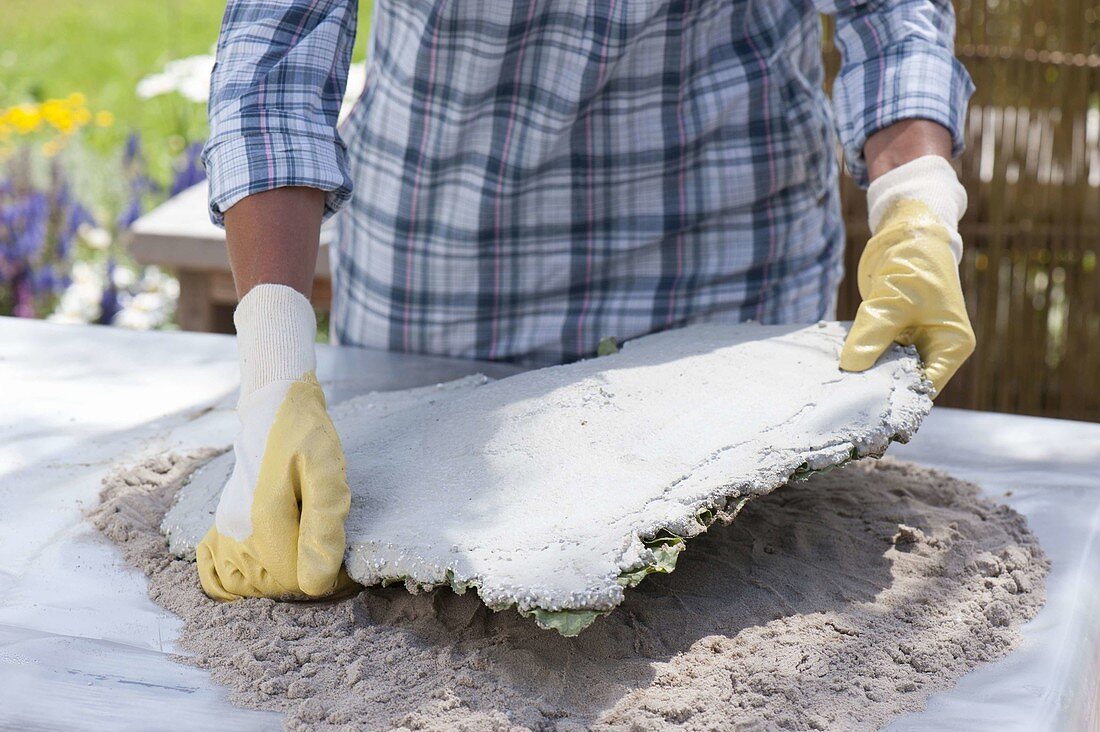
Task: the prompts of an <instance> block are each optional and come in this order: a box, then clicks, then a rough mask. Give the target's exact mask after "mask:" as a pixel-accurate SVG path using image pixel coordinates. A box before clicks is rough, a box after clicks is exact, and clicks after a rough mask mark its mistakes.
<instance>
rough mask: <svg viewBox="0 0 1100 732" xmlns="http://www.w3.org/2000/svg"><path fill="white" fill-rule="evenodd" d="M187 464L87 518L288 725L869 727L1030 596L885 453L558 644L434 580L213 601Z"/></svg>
mask: <svg viewBox="0 0 1100 732" xmlns="http://www.w3.org/2000/svg"><path fill="white" fill-rule="evenodd" d="M208 457H209V455H204V456H198V457H192V458H178V457H166V458H162V459H159V460H156V461H153V462H151V463H147V464H145V465H142V466H139V467H137V468H134V469H131V470H127V471H123V472H120V473H118V474H117V475H115V476H113V477H111V478H109V479H108V480H107V481H106V482H105V489H104V494H103V504H102V505H101V507H100V508H99V509H97V511H96V512H95V513H94V515H93V517H92V519H93V521H94V522H95V523H96V525H97V526H98V527H99V528H100V529H101V530H102V531H103V533H104V534H106V535H107V536H108V537H109V538H111V539H112V540H114V541H115V542H117V543H118V544H119V545H120V546H121V547H122V550H123V552H124V554H125V556H126V558H127V559H128V560H129V561H130V562H132V563H134V564H135V565H136V566H138V567H139V568H140V569H142V570H143V571H144V572H145V573H146V574H147V575H149V578H150V588H149V594H150V597H152V599H153V600H154V601H156V602H157V603H158V604H160V605H162V606H163V607H165V608H167V609H169V610H171V611H173V612H175V613H178V614H179V615H180V616H182V617H183V619H184V620H185V627H184V630H183V634H182V636H181V638H180V644H181V646H182V647H183V648H184V649H186V650H187V651H188V652H190V653H191V654H193V655H191V656H189V657H187V658H182V659H180V660H182V661H185V662H188V663H193V664H195V665H198V666H201V667H203V668H207V669H209V670H210V671H211V673H212V674H213V676H214V678H215V679H216V680H217V681H219V682H220V683H223V684H225V685H227V686H228V687H229V688H230V690H231V699H232V700H233V701H234V702H236V703H238V704H242V705H245V706H251V707H257V708H264V709H277V710H282V711H284V712H286V714H287V717H286V720H287V721H286V724H287V727H288V728H290V729H306V728H308V729H340V730H344V729H347V730H355V729H389V728H394V727H404V728H408V729H477V730H482V729H502V730H503V729H515V728H529V729H539V730H551V729H557V730H569V729H582V728H597V729H623V730H627V729H660V728H672V727H675V728H680V729H690V730H721V729H737V730H749V729H751V730H771V729H791V730H809V729H844V730H857V729H877V728H879V727H881V726H882V725H883V724H885V723H886V722H887V721H888V720H890V719H891V718H893V717H895V716H897V715H899V714H901V713H904V712H908V711H913V710H916V709H919V708H921V706H922V705H923V703H924V700H925V699H926V698H927V697H928V695H929V694H931V693H933V692H935V691H937V690H941V689H945V688H948V687H950V686H951V685H953V683H954V682H955V681H956V680H957V679H958V678H959V677H960V676H961V675H962V674H964V673H966V672H967V671H968V670H970V669H972V668H974V667H975V666H977V665H979V664H981V663H983V662H986V661H989V660H992V659H994V658H998V657H1000V656H1003V655H1005V653H1007V652H1008V651H1009V650H1010V649H1011V648H1012V647H1013V646H1014V645H1015V644H1016V643H1017V642H1018V640H1019V632H1018V627H1019V625H1020V623H1022V622H1024V621H1026V620H1028V619H1030V618H1031V617H1032V616H1033V615H1034V614H1035V613H1036V612H1037V611H1038V609H1039V607H1041V605H1042V603H1043V597H1044V595H1043V579H1044V577H1045V574H1046V569H1047V566H1048V562H1047V560H1046V559H1045V557H1044V556H1043V553H1042V551H1041V549H1040V548H1039V546H1038V544H1037V542H1036V540H1035V538H1034V536H1032V535H1031V533H1030V532H1029V531H1028V530H1027V527H1026V523H1025V521H1024V519H1023V518H1022V517H1021V516H1020V515H1018V514H1017V513H1015V512H1014V511H1012V510H1011V509H1009V508H1007V507H1005V506H998V505H995V504H993V503H990V502H989V501H987V500H985V499H983V498H981V497H980V496H979V493H978V489H977V488H976V487H975V486H973V485H971V484H968V483H964V482H961V481H958V480H956V479H953V478H951V477H950V476H947V475H945V474H943V473H939V472H935V471H930V470H926V469H922V468H918V467H916V466H913V465H911V464H907V463H902V462H899V461H894V460H890V459H886V460H882V461H879V462H871V463H856V464H852V465H849V466H847V467H844V468H841V469H837V470H834V471H832V472H829V473H825V474H820V475H815V476H813V477H811V478H810V479H809V480H807V481H805V482H801V483H794V484H791V485H789V486H786V487H783V488H781V489H779V490H778V491H776V492H774V493H772V494H770V495H768V496H764V497H762V498H759V499H757V500H756V501H753V502H750V503H749V504H748V505H747V506H746V507H745V509H744V510H743V511H742V513H741V514H740V515H739V516H738V518H737V520H736V521H735V522H734V523H733V524H732V525H731V526H728V527H723V526H715V527H713V528H711V530H710V531H709V532H708V533H707V534H706V535H705V536H701V537H699V538H697V539H695V540H693V541H692V542H691V543H690V544H689V546H688V549H687V550H686V551H685V552H684V553H683V554H682V555H681V557H680V560H679V564H678V567H677V569H676V571H675V572H674V573H672V574H671V575H655V576H651V577H649V578H648V579H646V580H645V581H644V582H643V583H642V584H641V585H640V586H639V587H638V588H636V589H634V590H631V591H629V592H628V593H627V597H626V600H625V602H623V604H622V605H621V606H620V607H619V608H617V609H616V610H615V611H614V612H613V613H611V615H609V616H607V617H605V618H601V619H599V620H597V621H596V623H595V624H593V625H592V627H590V628H589V629H588V630H586V631H585V632H584V633H583V634H581V635H580V636H579V637H577V638H563V637H561V636H559V635H557V634H553V633H547V632H546V631H543V630H540V629H538V628H537V627H536V626H535V623H534V621H533V620H531V619H525V618H522V617H520V616H519V615H518V614H517V613H516V612H515V611H514V610H508V611H504V612H499V613H494V612H491V611H489V610H487V609H486V608H485V606H484V605H483V604H482V603H481V602H480V601H479V600H478V599H477V597H476V596H475V595H474V594H473V593H471V592H468V593H466V594H465V595H456V594H455V593H453V592H452V591H450V590H436V591H434V592H431V593H427V594H422V595H410V594H408V593H407V592H406V591H405V590H404V589H402V588H389V589H368V590H364V591H363V592H361V593H359V594H358V595H356V596H352V597H347V598H344V599H341V600H336V601H330V602H322V603H299V604H282V603H275V602H272V601H269V600H243V601H239V602H235V603H232V604H217V603H214V602H213V601H211V600H209V599H207V598H206V597H205V596H204V595H203V594H202V591H201V590H200V588H199V585H198V580H197V576H196V574H195V571H194V565H193V564H190V563H188V562H185V561H182V560H178V559H175V558H174V557H173V556H171V555H170V554H169V553H168V551H167V548H166V547H165V541H164V538H163V536H162V535H161V534H160V532H159V530H158V525H159V523H160V520H161V518H162V516H163V514H164V512H165V510H166V509H167V508H168V506H169V504H170V503H171V501H172V498H173V496H174V494H175V492H176V491H177V490H178V488H179V485H180V482H181V481H182V479H183V478H184V477H185V476H186V474H187V473H188V472H189V471H190V470H192V469H193V468H194V467H195V466H196V465H197V464H198V463H199V462H201V461H202V460H203V459H206V458H208Z"/></svg>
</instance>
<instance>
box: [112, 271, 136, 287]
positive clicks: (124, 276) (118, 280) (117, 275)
mask: <svg viewBox="0 0 1100 732" xmlns="http://www.w3.org/2000/svg"><path fill="white" fill-rule="evenodd" d="M111 282H112V283H114V286H115V287H117V288H118V289H120V290H129V289H130V288H131V287H133V286H134V283H135V282H137V274H135V273H134V270H132V269H130V268H129V267H125V266H123V265H116V266H115V268H114V271H113V272H111Z"/></svg>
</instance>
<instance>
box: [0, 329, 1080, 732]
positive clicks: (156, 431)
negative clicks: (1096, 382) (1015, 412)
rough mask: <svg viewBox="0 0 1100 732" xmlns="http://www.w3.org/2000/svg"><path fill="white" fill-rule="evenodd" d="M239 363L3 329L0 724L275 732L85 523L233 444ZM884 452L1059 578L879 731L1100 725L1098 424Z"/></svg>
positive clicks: (372, 373)
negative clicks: (1018, 619)
mask: <svg viewBox="0 0 1100 732" xmlns="http://www.w3.org/2000/svg"><path fill="white" fill-rule="evenodd" d="M235 359H236V355H235V352H234V348H233V342H232V340H231V339H229V338H226V337H222V336H205V335H195V334H145V333H141V334H138V333H130V332H125V331H119V330H114V329H104V328H97V327H85V326H56V325H49V324H44V323H38V322H25V321H17V320H12V319H7V318H0V689H2V690H3V691H2V692H0V702H2V703H0V728H5V729H7V728H13V729H78V730H118V729H147V728H148V727H149V726H150V724H152V725H153V726H156V727H157V728H158V729H166V730H191V729H202V728H207V727H212V726H215V725H216V726H217V727H218V729H219V730H223V731H225V732H231V731H233V730H260V729H279V727H280V718H279V715H276V714H270V713H261V712H254V711H249V710H243V709H236V708H234V707H232V706H231V705H230V704H229V703H228V702H227V701H226V698H225V696H226V695H225V693H224V691H223V690H222V689H220V688H218V687H217V686H216V685H214V684H213V683H212V682H211V681H210V680H209V678H208V677H207V675H206V674H205V673H204V672H202V671H200V670H198V669H194V668H189V667H186V666H181V665H179V664H176V663H174V662H172V661H170V660H169V657H168V656H169V654H170V653H172V652H174V651H175V650H176V649H175V648H174V647H173V639H174V638H175V634H176V632H177V630H178V627H179V623H178V620H177V619H176V618H174V617H173V616H172V615H171V614H169V613H167V612H166V611H164V610H162V609H160V608H158V607H156V606H155V605H153V603H152V602H151V601H149V600H148V598H147V597H146V594H145V582H144V579H143V578H142V577H141V576H140V575H139V574H137V573H136V572H133V571H131V570H129V569H127V568H125V567H123V566H122V565H121V561H120V559H119V558H118V556H117V553H116V552H115V550H114V548H113V547H112V546H110V545H109V544H107V543H106V542H105V541H103V540H102V539H100V538H98V537H97V536H96V535H95V532H94V530H93V529H91V528H90V526H88V524H87V523H86V522H84V520H83V510H84V509H85V508H87V507H90V506H92V505H94V503H95V502H96V500H97V496H98V492H99V481H100V479H101V478H102V477H103V475H105V474H106V473H107V472H109V471H110V470H111V469H112V468H113V466H114V465H116V464H117V463H119V462H125V463H132V462H137V461H139V460H141V459H142V458H143V457H145V456H149V455H153V454H157V453H160V452H163V451H164V450H171V449H176V450H188V449H193V448H196V447H201V446H225V445H228V444H229V442H230V440H231V439H232V431H233V415H232V411H231V409H232V405H233V403H234V400H235V397H234V395H233V393H232V391H233V389H234V385H235V383H236V360H235ZM320 361H321V363H320V367H319V374H320V378H321V380H322V382H323V383H324V384H325V386H326V390H327V391H328V393H329V396H330V399H331V400H332V401H340V400H341V399H342V398H346V397H347V396H348V395H349V394H351V393H362V392H366V391H370V390H372V389H387V388H391V389H393V388H405V387H409V386H414V385H416V384H429V383H433V382H436V381H442V380H447V379H451V378H457V377H459V376H461V375H462V374H463V373H470V372H471V371H473V370H475V366H473V365H467V364H456V363H454V362H451V363H447V362H441V361H438V360H432V359H402V358H398V357H394V356H386V355H382V354H366V353H364V352H359V351H352V350H347V349H345V350H338V349H328V348H324V349H322V350H321V353H320ZM482 368H484V367H482ZM891 454H894V455H896V456H898V457H900V458H904V459H909V460H914V461H916V462H918V463H921V464H925V465H930V466H934V467H940V468H943V469H945V470H948V471H950V472H952V473H954V474H955V475H958V476H960V477H963V478H966V479H968V480H973V481H975V482H977V483H979V484H980V485H982V486H983V487H984V488H985V489H986V491H987V492H988V494H989V495H990V496H991V497H993V498H995V499H996V500H998V501H1000V502H1003V503H1006V504H1008V505H1010V506H1012V507H1013V508H1014V509H1016V510H1017V511H1019V512H1021V513H1023V514H1024V515H1025V516H1027V517H1028V521H1029V524H1030V526H1031V529H1032V531H1034V532H1035V534H1036V535H1037V536H1038V537H1039V539H1040V541H1041V542H1042V544H1043V548H1044V550H1045V551H1046V553H1047V555H1048V556H1049V557H1050V559H1051V560H1052V562H1053V566H1052V568H1051V573H1050V575H1049V577H1048V579H1047V597H1048V601H1047V605H1046V606H1045V607H1044V608H1043V610H1042V611H1041V612H1040V613H1039V615H1038V617H1036V619H1035V620H1034V621H1032V622H1031V623H1029V624H1028V625H1026V626H1025V627H1024V629H1023V633H1024V644H1023V646H1022V647H1021V648H1019V649H1018V650H1016V651H1015V652H1013V653H1012V654H1010V655H1009V656H1008V657H1006V658H1005V659H1003V660H1001V661H998V662H996V663H992V664H989V665H987V666H984V667H982V668H980V669H978V670H976V671H974V672H972V673H970V674H968V675H967V676H965V677H964V678H963V679H962V680H961V681H960V682H959V684H958V685H957V686H956V687H955V688H954V689H953V690H951V691H949V692H947V693H943V694H938V695H935V696H933V697H932V698H931V699H930V701H929V704H928V709H927V710H926V711H924V712H922V713H920V714H916V715H910V716H907V717H903V718H901V719H899V720H897V721H896V722H895V723H894V724H892V725H891V726H890V728H889V729H891V730H895V731H897V732H902V731H904V732H909V731H914V732H915V731H917V730H927V729H944V730H979V731H980V730H990V731H995V732H1002V731H1008V730H1021V731H1023V730H1027V731H1029V732H1030V731H1035V732H1044V731H1045V730H1050V731H1051V732H1053V731H1055V730H1065V729H1097V728H1100V719H1097V718H1096V717H1095V716H1088V715H1090V714H1091V715H1095V714H1096V713H1097V709H1100V700H1098V698H1097V693H1098V689H1100V662H1098V660H1097V659H1098V658H1100V585H1098V584H1097V583H1096V581H1095V578H1096V568H1097V567H1100V486H1098V485H1097V483H1098V479H1097V476H1098V474H1100V425H1095V424H1085V423H1078V422H1067V421H1058V420H1046V419H1036V418H1029V417H1015V416H1010V415H998V414H988V413H978V412H962V411H955V410H948V409H942V408H937V409H934V410H933V412H932V414H930V415H929V416H928V418H927V419H926V420H925V423H924V425H923V426H922V427H921V431H920V433H919V434H918V435H917V436H916V437H915V438H914V439H913V441H912V442H911V443H910V444H909V445H905V446H895V447H893V448H892V449H891ZM1006 491H1011V495H1008V496H1006V495H1004V494H1005V493H1006ZM582 639H583V636H582Z"/></svg>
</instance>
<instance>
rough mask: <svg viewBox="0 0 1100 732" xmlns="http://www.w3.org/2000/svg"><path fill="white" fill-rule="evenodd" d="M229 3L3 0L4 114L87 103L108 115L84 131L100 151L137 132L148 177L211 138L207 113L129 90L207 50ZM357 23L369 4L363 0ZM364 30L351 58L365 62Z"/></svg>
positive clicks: (175, 99)
mask: <svg viewBox="0 0 1100 732" xmlns="http://www.w3.org/2000/svg"><path fill="white" fill-rule="evenodd" d="M225 2H226V0H0V4H2V6H3V10H2V11H0V16H2V20H0V25H2V26H3V33H2V37H3V41H2V42H0V108H3V107H8V106H11V105H14V104H19V103H21V102H27V101H42V100H44V99H48V98H57V97H66V96H68V95H69V94H72V93H74V92H79V93H82V94H83V95H84V96H85V97H86V98H87V106H88V108H89V109H90V110H92V111H93V112H97V111H100V110H107V111H109V112H111V113H113V114H114V118H115V122H114V124H113V125H111V126H110V127H106V128H102V129H98V128H97V129H94V130H91V129H90V130H89V131H88V134H87V135H86V137H87V143H88V145H89V146H90V147H91V148H92V149H93V150H94V151H96V152H101V153H108V152H111V151H114V150H118V149H119V148H120V147H121V145H122V144H123V143H124V141H125V140H126V138H127V136H128V135H129V134H130V132H131V131H135V130H136V131H137V132H139V133H140V134H141V137H142V141H143V145H144V149H145V153H146V156H147V157H148V158H149V162H150V165H151V168H152V173H153V175H154V177H157V178H160V179H161V180H163V179H164V177H165V176H166V175H167V173H168V166H169V164H170V163H169V161H171V160H172V159H174V158H175V157H176V156H177V155H178V154H179V153H180V151H181V150H183V148H184V147H185V146H186V144H187V143H188V142H193V141H195V140H202V139H204V138H205V136H206V133H207V126H206V109H205V105H203V104H196V103H195V102H191V101H189V100H187V99H184V98H183V97H181V96H179V95H176V94H168V95H163V96H159V97H154V98H152V99H140V98H139V97H138V96H137V94H136V92H135V87H136V86H137V83H138V81H140V80H141V79H142V78H143V77H145V76H147V75H149V74H151V73H155V72H158V71H160V70H162V69H163V67H164V64H165V63H167V62H168V61H171V60H174V59H178V58H184V57H187V56H192V55H195V54H205V53H210V51H211V49H212V48H213V45H214V43H215V41H216V40H217V37H218V29H219V26H220V23H221V16H222V13H223V11H224V9H225ZM360 17H361V20H362V21H363V26H365V22H366V21H367V20H368V19H369V3H367V2H364V3H362V7H361V16H360ZM366 35H367V34H366V30H365V29H363V30H361V32H360V34H359V38H358V39H357V40H358V43H357V49H356V50H357V53H356V55H357V57H358V58H362V56H363V49H364V46H365V40H366Z"/></svg>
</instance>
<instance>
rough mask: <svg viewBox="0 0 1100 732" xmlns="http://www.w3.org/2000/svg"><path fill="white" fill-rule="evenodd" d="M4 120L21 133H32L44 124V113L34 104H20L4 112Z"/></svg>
mask: <svg viewBox="0 0 1100 732" xmlns="http://www.w3.org/2000/svg"><path fill="white" fill-rule="evenodd" d="M4 121H5V122H6V123H7V124H10V125H11V126H12V127H14V128H15V131H16V132H18V133H19V134H20V135H26V134H30V133H31V132H34V131H35V130H37V129H38V127H39V126H40V125H41V124H42V113H41V112H40V111H39V109H38V107H37V106H35V105H33V104H20V105H17V106H15V107H12V108H10V109H9V110H8V111H7V112H6V113H5V114H4Z"/></svg>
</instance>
